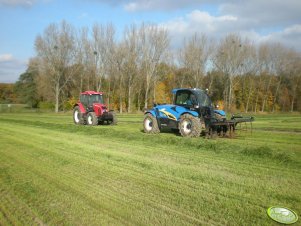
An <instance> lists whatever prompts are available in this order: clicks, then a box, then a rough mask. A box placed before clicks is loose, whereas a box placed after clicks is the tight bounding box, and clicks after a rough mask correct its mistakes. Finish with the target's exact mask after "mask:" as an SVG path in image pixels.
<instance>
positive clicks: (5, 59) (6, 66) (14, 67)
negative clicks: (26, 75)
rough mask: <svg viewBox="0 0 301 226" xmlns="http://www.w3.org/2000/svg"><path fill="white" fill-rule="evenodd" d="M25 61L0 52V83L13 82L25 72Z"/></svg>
mask: <svg viewBox="0 0 301 226" xmlns="http://www.w3.org/2000/svg"><path fill="white" fill-rule="evenodd" d="M26 68H27V62H25V61H22V60H19V59H16V58H14V57H13V55H12V54H0V83H14V82H16V81H17V80H18V78H19V76H20V74H21V73H23V72H25V70H26Z"/></svg>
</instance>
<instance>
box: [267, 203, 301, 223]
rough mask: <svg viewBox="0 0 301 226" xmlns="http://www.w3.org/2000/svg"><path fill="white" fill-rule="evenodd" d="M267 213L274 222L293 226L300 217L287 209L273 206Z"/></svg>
mask: <svg viewBox="0 0 301 226" xmlns="http://www.w3.org/2000/svg"><path fill="white" fill-rule="evenodd" d="M267 213H268V216H269V217H270V218H272V219H273V220H274V221H277V222H279V223H282V224H293V223H295V222H297V220H298V215H297V214H296V213H295V212H294V211H292V210H290V209H288V208H285V207H279V206H273V207H270V208H268V211H267Z"/></svg>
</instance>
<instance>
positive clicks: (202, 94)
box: [172, 89, 214, 118]
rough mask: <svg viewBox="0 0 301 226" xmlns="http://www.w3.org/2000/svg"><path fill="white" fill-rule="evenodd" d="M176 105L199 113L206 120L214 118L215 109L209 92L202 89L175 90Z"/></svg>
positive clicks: (173, 91)
mask: <svg viewBox="0 0 301 226" xmlns="http://www.w3.org/2000/svg"><path fill="white" fill-rule="evenodd" d="M172 93H173V94H174V105H177V106H182V107H185V108H187V109H190V110H193V111H196V112H198V113H199V114H200V115H202V116H203V117H204V118H212V117H214V109H213V105H212V102H211V99H210V97H209V96H208V94H207V92H206V91H204V90H201V89H174V90H172Z"/></svg>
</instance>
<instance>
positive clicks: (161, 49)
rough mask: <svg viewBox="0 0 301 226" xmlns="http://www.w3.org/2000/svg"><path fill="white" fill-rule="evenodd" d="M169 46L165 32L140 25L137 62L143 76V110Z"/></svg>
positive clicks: (156, 27) (155, 27)
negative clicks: (157, 69)
mask: <svg viewBox="0 0 301 226" xmlns="http://www.w3.org/2000/svg"><path fill="white" fill-rule="evenodd" d="M168 46H169V38H168V34H167V31H166V30H165V29H163V28H160V27H158V26H155V25H145V24H142V25H141V27H140V29H139V48H140V49H141V52H140V56H139V58H140V59H139V60H140V67H141V71H142V72H143V73H144V75H145V96H144V108H147V106H148V97H149V91H150V89H151V85H152V84H153V83H152V82H153V80H154V79H155V76H156V68H157V66H158V65H159V63H160V61H161V60H162V57H163V55H164V53H165V51H166V50H167V48H168Z"/></svg>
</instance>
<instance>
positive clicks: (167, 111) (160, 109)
mask: <svg viewBox="0 0 301 226" xmlns="http://www.w3.org/2000/svg"><path fill="white" fill-rule="evenodd" d="M147 113H150V114H152V115H153V116H154V117H157V118H158V117H159V118H168V119H171V120H174V121H179V120H180V118H181V115H183V114H191V115H192V116H194V117H199V114H198V113H197V112H196V111H191V110H189V109H187V108H185V107H182V106H177V105H157V106H156V107H154V108H152V109H150V110H148V111H146V114H147Z"/></svg>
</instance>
